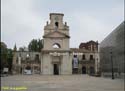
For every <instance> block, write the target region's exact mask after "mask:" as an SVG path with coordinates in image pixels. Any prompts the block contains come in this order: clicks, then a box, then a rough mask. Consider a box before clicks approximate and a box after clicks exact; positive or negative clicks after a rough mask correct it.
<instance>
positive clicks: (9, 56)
mask: <svg viewBox="0 0 125 91" xmlns="http://www.w3.org/2000/svg"><path fill="white" fill-rule="evenodd" d="M12 61H13V50H12V49H7V63H8V68H9V72H11V69H12Z"/></svg>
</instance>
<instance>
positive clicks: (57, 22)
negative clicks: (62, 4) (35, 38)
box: [44, 13, 69, 35]
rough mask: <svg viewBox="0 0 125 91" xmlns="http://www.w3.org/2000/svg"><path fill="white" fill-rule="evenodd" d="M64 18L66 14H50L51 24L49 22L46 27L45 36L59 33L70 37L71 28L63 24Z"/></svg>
mask: <svg viewBox="0 0 125 91" xmlns="http://www.w3.org/2000/svg"><path fill="white" fill-rule="evenodd" d="M63 16H64V14H61V13H50V23H49V22H48V21H47V23H46V26H45V27H44V34H47V33H49V32H53V31H59V32H62V33H64V34H66V35H69V26H67V22H65V23H64V22H63Z"/></svg>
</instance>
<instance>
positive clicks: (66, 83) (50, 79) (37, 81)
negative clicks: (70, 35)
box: [1, 75, 124, 91]
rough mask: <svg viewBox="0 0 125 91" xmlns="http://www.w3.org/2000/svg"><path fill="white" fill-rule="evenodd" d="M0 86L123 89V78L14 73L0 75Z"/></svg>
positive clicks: (38, 90) (40, 90) (33, 90)
mask: <svg viewBox="0 0 125 91" xmlns="http://www.w3.org/2000/svg"><path fill="white" fill-rule="evenodd" d="M1 86H2V87H11V88H14V87H21V86H25V87H26V88H27V90H18V91H124V80H123V79H115V80H112V79H111V78H103V77H92V76H88V75H59V76H53V75H51V76H48V75H47V76H45V75H44V76H43V75H14V76H8V77H1ZM2 91H17V90H14V89H13V90H7V89H6V90H5V89H4V90H2Z"/></svg>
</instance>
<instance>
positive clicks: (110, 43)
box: [100, 21, 125, 77]
mask: <svg viewBox="0 0 125 91" xmlns="http://www.w3.org/2000/svg"><path fill="white" fill-rule="evenodd" d="M124 26H125V21H124V22H122V23H121V24H120V25H119V26H118V27H117V28H116V29H114V30H113V31H112V32H111V33H110V34H109V35H108V36H107V37H106V38H105V39H104V40H103V41H102V42H101V43H100V62H101V71H102V75H103V76H111V73H113V74H114V76H115V77H120V76H121V75H123V74H124V73H125V68H124V66H125V29H124Z"/></svg>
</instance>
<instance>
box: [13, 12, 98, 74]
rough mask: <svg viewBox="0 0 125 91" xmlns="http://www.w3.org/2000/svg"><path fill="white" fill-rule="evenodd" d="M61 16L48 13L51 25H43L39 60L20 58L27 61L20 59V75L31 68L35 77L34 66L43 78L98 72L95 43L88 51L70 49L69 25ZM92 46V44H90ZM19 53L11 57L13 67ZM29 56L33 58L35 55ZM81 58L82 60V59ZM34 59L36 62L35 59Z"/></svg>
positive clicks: (15, 64) (47, 23)
mask: <svg viewBox="0 0 125 91" xmlns="http://www.w3.org/2000/svg"><path fill="white" fill-rule="evenodd" d="M63 16H64V14H61V13H50V22H48V21H47V22H46V25H45V26H44V35H43V49H41V52H39V53H37V54H38V55H39V61H38V62H36V60H34V61H33V60H32V61H31V59H30V57H31V56H30V57H29V59H26V58H24V56H22V58H24V59H25V61H27V62H25V61H23V60H22V58H21V60H20V61H21V62H20V65H21V70H22V73H23V71H24V69H25V68H26V66H28V65H29V66H30V67H31V70H32V73H33V74H35V72H34V71H35V66H36V67H37V68H38V69H37V71H38V72H39V74H43V75H68V74H79V73H80V74H84V73H85V74H86V73H87V74H90V73H93V74H95V73H97V71H98V67H97V64H98V61H99V56H98V50H97V49H98V48H97V45H95V44H96V43H95V42H90V43H88V44H87V47H88V49H86V48H84V47H86V46H84V45H83V48H82V46H81V48H70V47H69V43H70V35H69V26H68V25H67V23H66V22H65V23H64V22H63ZM91 43H92V45H90V44H91ZM94 43H95V44H94ZM93 44H94V45H93ZM89 45H90V46H89ZM92 48H94V50H93V49H92ZM18 53H19V52H16V53H15V55H14V58H13V68H14V67H16V66H18V65H19V64H18V63H16V60H17V58H19V55H17V54H18ZM27 54H28V52H27ZM27 54H26V52H24V53H22V55H25V56H26V55H27ZM31 54H32V55H35V52H32V53H31ZM83 55H84V57H85V58H83ZM91 57H92V58H91ZM33 59H35V56H34V57H33ZM18 60H19V59H18ZM28 60H30V61H28ZM15 69H16V68H15ZM19 69H20V68H19ZM91 71H92V72H91Z"/></svg>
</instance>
